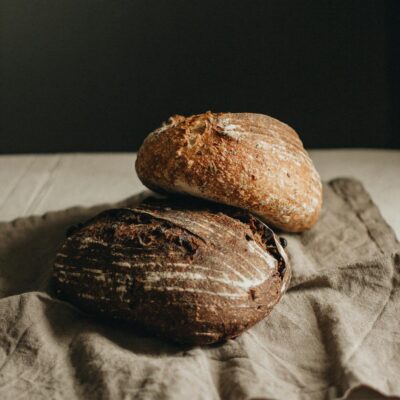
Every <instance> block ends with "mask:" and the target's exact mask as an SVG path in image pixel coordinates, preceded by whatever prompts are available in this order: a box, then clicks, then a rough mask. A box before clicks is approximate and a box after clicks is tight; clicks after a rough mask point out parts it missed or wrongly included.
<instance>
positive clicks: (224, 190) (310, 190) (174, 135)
mask: <svg viewBox="0 0 400 400" xmlns="http://www.w3.org/2000/svg"><path fill="white" fill-rule="evenodd" d="M136 171H137V174H138V176H139V178H140V180H141V181H142V182H143V184H144V185H146V186H147V187H149V188H150V189H152V190H155V191H158V192H175V193H184V194H189V195H192V196H196V197H201V198H205V199H208V200H211V201H215V202H218V203H223V204H228V205H232V206H236V207H240V208H243V209H246V210H249V211H250V212H252V213H254V214H256V215H258V216H259V217H260V218H262V219H263V220H264V221H265V222H267V223H268V224H270V225H272V226H274V227H277V228H280V229H283V230H286V231H290V232H301V231H304V230H307V229H309V228H311V227H312V226H313V225H314V224H315V223H316V221H317V220H318V217H319V214H320V210H321V205H322V184H321V180H320V177H319V175H318V173H317V171H316V169H315V167H314V165H313V163H312V161H311V159H310V157H309V156H308V154H307V152H306V151H305V149H304V147H303V144H302V142H301V140H300V139H299V136H298V135H297V133H296V132H295V131H294V130H293V129H292V128H290V127H289V126H288V125H286V124H284V123H282V122H280V121H278V120H276V119H274V118H271V117H269V116H266V115H262V114H251V113H212V112H207V113H205V114H199V115H194V116H191V117H187V118H185V117H183V116H178V115H177V116H174V117H171V118H170V119H169V121H168V122H167V123H165V124H164V125H163V126H161V127H160V128H158V129H156V130H155V131H153V132H152V133H151V134H150V135H149V136H148V137H147V138H146V139H145V141H144V143H143V144H142V146H141V148H140V150H139V153H138V157H137V160H136Z"/></svg>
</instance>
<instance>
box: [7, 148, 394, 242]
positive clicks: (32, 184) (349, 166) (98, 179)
mask: <svg viewBox="0 0 400 400" xmlns="http://www.w3.org/2000/svg"><path fill="white" fill-rule="evenodd" d="M310 155H311V158H312V159H313V161H314V163H315V166H316V168H317V169H318V171H319V173H320V175H321V177H322V179H323V180H329V179H332V178H336V177H354V178H357V179H359V180H360V181H361V182H363V184H364V186H365V187H366V189H367V190H368V191H369V193H370V194H371V197H372V199H373V201H374V202H375V203H376V204H377V205H378V207H379V208H380V210H381V212H382V215H383V217H384V218H385V219H386V221H388V223H389V224H390V225H391V226H392V227H393V229H394V230H395V232H396V235H397V237H398V238H400V150H312V151H310ZM135 158H136V155H135V154H133V153H94V154H93V153H92V154H87V153H86V154H54V155H36V154H31V155H3V156H0V187H1V188H2V189H1V190H0V221H9V220H13V219H15V218H17V217H23V216H28V215H32V214H43V213H46V212H47V211H55V210H62V209H65V208H68V207H72V206H77V205H81V206H92V205H95V204H99V203H105V202H106V203H108V202H116V201H118V200H121V199H123V198H126V197H129V196H131V195H133V194H135V193H137V192H140V191H141V190H143V189H144V186H143V185H142V184H141V183H140V181H139V179H138V177H137V175H136V172H135V169H134V162H135Z"/></svg>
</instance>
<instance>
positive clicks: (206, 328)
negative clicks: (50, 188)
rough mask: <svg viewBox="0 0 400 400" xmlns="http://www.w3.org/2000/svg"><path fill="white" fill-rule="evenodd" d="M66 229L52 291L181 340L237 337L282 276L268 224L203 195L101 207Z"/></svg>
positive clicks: (262, 309)
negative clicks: (195, 199)
mask: <svg viewBox="0 0 400 400" xmlns="http://www.w3.org/2000/svg"><path fill="white" fill-rule="evenodd" d="M68 235H69V236H68V237H67V239H66V241H65V243H64V244H63V245H62V247H61V248H60V250H59V253H58V254H57V258H56V262H55V266H54V283H55V288H56V292H57V294H58V296H60V297H61V298H63V299H66V300H68V301H70V302H72V303H74V304H76V305H77V306H79V307H81V308H82V309H84V310H85V311H87V312H90V313H96V314H101V315H103V316H106V317H108V318H114V319H118V320H123V321H127V322H131V323H134V324H136V325H138V326H139V327H141V328H144V329H145V330H146V331H148V332H151V333H153V334H155V335H159V336H164V337H167V338H169V339H172V340H174V341H177V342H182V343H192V344H193V343H194V344H208V343H213V342H219V341H223V340H226V339H228V338H233V337H236V336H237V335H239V334H240V333H242V332H243V331H244V330H246V329H248V328H249V327H251V326H252V325H254V324H255V323H256V322H258V321H260V320H261V319H263V318H264V317H265V316H266V315H268V314H269V312H270V311H271V309H272V307H273V306H274V305H275V304H276V303H277V302H278V301H279V299H280V298H281V296H282V293H283V292H284V291H285V288H286V287H287V285H288V280H289V279H290V266H289V264H288V260H287V256H286V254H285V251H284V249H283V247H282V246H281V243H280V241H279V240H278V238H277V237H276V236H275V235H274V233H273V232H272V231H271V230H270V229H269V228H268V226H266V225H265V224H264V223H262V222H261V221H260V220H259V219H257V218H255V217H253V216H252V215H250V214H248V213H246V212H242V211H240V212H239V211H238V210H234V209H231V208H221V207H219V206H216V205H213V204H211V203H208V205H207V206H205V205H204V204H203V203H202V202H200V203H194V204H192V205H191V206H189V207H187V206H186V207H182V204H180V203H179V202H176V201H174V202H173V201H167V202H165V201H153V202H150V203H148V204H143V205H141V206H139V207H137V208H134V209H128V208H126V209H114V210H108V211H105V212H103V213H101V214H99V215H98V216H97V217H95V218H94V219H92V220H90V221H88V222H86V223H85V224H83V225H82V226H80V227H77V228H76V229H75V230H71V231H70V232H69V233H68Z"/></svg>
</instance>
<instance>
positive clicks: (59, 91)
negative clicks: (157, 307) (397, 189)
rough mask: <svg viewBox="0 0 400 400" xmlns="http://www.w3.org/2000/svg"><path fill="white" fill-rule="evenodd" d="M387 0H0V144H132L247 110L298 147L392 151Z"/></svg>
mask: <svg viewBox="0 0 400 400" xmlns="http://www.w3.org/2000/svg"><path fill="white" fill-rule="evenodd" d="M399 5H400V2H399V1H396V0H393V1H382V0H379V1H372V0H362V1H361V0H360V1H349V0H343V1H340V0H338V1H321V0H315V1H311V0H308V1H305V0H303V1H300V0H292V1H289V0H279V1H278V0H263V1H256V0H248V1H233V0H231V1H217V0H214V1H211V0H202V1H195V0H182V1H173V0H130V1H127V0H126V1H113V0H96V1H88V0H59V1H54V0H29V1H28V0H25V1H21V0H0V35H1V37H0V40H1V42H0V78H1V87H0V102H1V104H0V124H1V125H0V129H1V131H0V153H13V152H54V151H57V152H60V151H134V150H136V149H137V148H138V146H139V145H140V143H141V142H142V140H143V138H144V137H145V136H146V135H147V134H148V133H149V131H151V130H152V129H154V128H156V127H157V126H158V125H160V123H161V122H162V121H163V120H165V119H167V118H168V117H169V116H170V115H172V114H177V113H179V114H184V115H189V114H193V113H200V112H204V111H207V110H212V111H252V112H259V113H265V114H268V115H271V116H274V117H276V118H278V119H280V120H283V121H284V122H287V123H288V124H289V125H291V126H293V127H294V128H295V129H296V130H297V131H298V133H299V134H300V136H301V138H302V139H303V141H304V143H305V145H306V146H307V147H314V148H315V147H387V148H400V129H399V128H400V126H399V117H398V116H399V93H400V92H399V89H400V85H399V74H400V71H399V69H398V65H399V53H400V48H399V40H398V39H399V25H400V19H399V16H400V12H399V10H400V7H399Z"/></svg>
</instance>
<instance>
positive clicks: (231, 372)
mask: <svg viewBox="0 0 400 400" xmlns="http://www.w3.org/2000/svg"><path fill="white" fill-rule="evenodd" d="M143 196H145V194H142V195H140V196H136V197H135V198H132V199H128V200H127V202H125V204H134V203H135V202H136V203H137V202H138V201H139V200H140V198H143ZM324 200H325V202H324V207H323V212H322V216H321V219H320V221H319V222H318V224H317V225H316V226H315V227H314V228H313V229H312V230H310V231H309V232H306V233H303V234H301V235H300V234H298V235H295V234H293V235H287V234H284V237H286V238H287V239H288V248H287V249H288V253H289V255H290V259H291V262H292V266H293V271H294V275H293V279H292V282H291V286H290V289H289V291H288V293H287V294H286V295H285V296H284V297H283V299H282V301H281V302H280V303H279V304H278V305H277V306H276V307H275V308H274V310H273V311H272V313H271V315H270V316H269V317H268V318H267V319H265V320H264V321H262V322H260V323H259V324H258V325H256V326H255V327H253V328H252V329H250V330H249V331H248V332H246V333H244V334H243V335H242V336H241V337H239V338H237V339H236V340H230V341H228V342H227V343H225V344H222V345H218V346H211V347H204V348H201V347H180V346H177V345H173V344H170V343H167V342H165V341H162V340H158V339H154V338H150V337H144V336H141V335H139V334H137V333H135V331H134V330H133V329H131V328H129V327H124V326H119V325H112V324H110V323H108V322H101V321H98V320H96V319H94V318H92V317H90V316H88V315H86V314H84V313H82V312H80V311H79V310H78V309H76V308H75V307H73V306H71V305H69V304H68V303H65V302H62V301H60V300H57V299H56V298H55V297H54V296H53V295H52V290H51V286H49V276H50V273H51V267H52V261H53V258H54V256H55V252H56V249H57V246H58V245H59V244H60V243H61V241H62V240H63V238H64V232H65V229H66V227H67V226H69V225H71V224H73V223H76V222H78V221H82V220H85V219H86V218H88V217H89V216H92V215H94V214H96V213H97V212H99V211H100V210H102V209H104V208H108V207H109V205H108V206H99V207H94V208H91V209H84V208H74V209H69V210H67V211H62V212H54V213H49V214H46V215H44V216H42V217H30V218H23V219H18V220H15V221H13V222H11V223H2V224H0V399H2V400H7V399H12V400H16V399H131V398H132V399H133V398H135V399H191V400H194V399H218V398H223V399H285V400H286V399H289V400H290V399H294V400H296V399H307V400H308V399H311V400H312V399H343V398H357V399H366V398H380V395H382V394H383V395H387V396H393V398H395V396H400V290H399V288H400V246H399V243H398V242H397V240H396V238H395V235H394V233H393V231H392V229H391V228H390V227H389V226H388V225H387V224H386V223H385V221H384V220H383V219H382V217H381V215H380V213H379V211H378V209H377V208H376V206H375V205H374V204H373V203H372V201H371V199H370V197H369V196H368V194H367V193H366V192H365V190H364V188H363V187H362V185H361V184H360V183H359V182H357V181H354V180H350V179H337V180H334V181H331V182H329V183H328V184H325V185H324ZM121 204H122V203H121ZM121 204H119V205H121Z"/></svg>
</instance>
